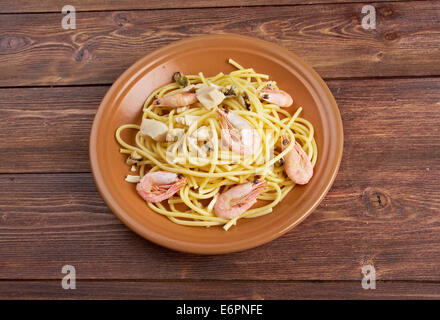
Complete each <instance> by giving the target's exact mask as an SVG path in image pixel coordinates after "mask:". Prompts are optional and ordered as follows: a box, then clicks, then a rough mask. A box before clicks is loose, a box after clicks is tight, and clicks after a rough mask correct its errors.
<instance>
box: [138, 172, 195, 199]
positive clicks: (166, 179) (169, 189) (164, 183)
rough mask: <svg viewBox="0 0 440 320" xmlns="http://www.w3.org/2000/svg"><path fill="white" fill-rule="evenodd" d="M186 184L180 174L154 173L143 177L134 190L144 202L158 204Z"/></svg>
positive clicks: (185, 180)
mask: <svg viewBox="0 0 440 320" xmlns="http://www.w3.org/2000/svg"><path fill="white" fill-rule="evenodd" d="M186 183H187V179H186V178H185V177H184V176H183V175H182V174H176V173H173V172H167V171H155V172H150V173H147V174H146V175H145V176H143V177H142V179H141V181H140V182H139V183H138V184H137V185H136V190H137V192H138V193H139V195H140V196H141V197H142V198H143V199H144V200H145V201H149V202H160V201H163V200H166V199H168V198H170V197H171V196H172V195H173V194H175V193H176V192H177V191H179V190H180V189H181V188H182V187H183V186H184V185H186Z"/></svg>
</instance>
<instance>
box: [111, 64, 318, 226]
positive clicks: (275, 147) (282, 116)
mask: <svg viewBox="0 0 440 320" xmlns="http://www.w3.org/2000/svg"><path fill="white" fill-rule="evenodd" d="M229 63H230V64H231V65H233V66H234V67H236V69H237V70H234V71H232V72H231V73H229V74H223V73H219V74H217V75H215V76H212V77H205V75H204V74H203V73H199V74H198V75H185V76H184V77H183V78H179V79H178V81H175V82H173V83H170V84H167V85H165V86H163V87H161V88H158V89H157V90H155V91H154V92H152V93H151V94H150V96H149V97H148V98H147V99H146V101H145V103H144V106H143V117H142V119H143V121H146V120H154V121H156V122H154V123H155V124H156V123H157V122H160V123H157V125H158V128H159V127H160V128H161V126H163V125H165V126H166V129H165V130H167V131H166V135H167V136H166V140H163V139H164V138H163V137H162V136H161V137H159V138H156V137H154V138H152V137H150V136H148V135H143V134H141V131H142V130H141V125H137V124H125V125H122V126H120V127H119V128H118V129H117V130H116V139H117V141H118V143H119V144H120V146H121V149H120V152H121V153H123V154H127V155H130V156H129V158H128V159H129V160H131V162H129V161H128V160H127V163H129V164H131V165H132V171H138V177H137V179H136V178H133V174H132V173H131V174H130V178H129V179H126V181H128V182H136V183H137V182H139V181H140V179H142V178H143V177H144V176H145V175H146V174H147V173H151V172H158V171H166V172H171V173H175V174H178V175H179V176H180V177H181V176H182V175H183V176H184V177H185V179H186V180H185V181H187V183H186V184H185V185H183V186H181V187H180V188H179V189H178V191H176V192H175V193H174V194H173V195H172V196H170V197H168V198H167V199H166V200H163V201H157V202H152V201H147V205H148V206H149V207H150V209H151V210H153V211H155V212H157V213H158V214H161V215H164V216H166V217H168V218H169V219H170V220H171V221H172V222H174V223H177V224H181V225H186V226H204V227H210V226H217V225H219V226H223V228H224V229H225V230H228V229H229V228H230V227H231V226H233V225H235V224H236V223H237V221H238V220H239V219H242V218H256V217H260V216H262V215H266V214H268V213H271V212H272V211H273V208H274V207H275V206H276V205H277V204H278V203H279V202H280V201H281V200H282V199H283V198H284V197H285V196H286V195H287V193H288V192H289V191H291V190H292V188H294V186H295V182H294V181H292V180H291V179H289V177H288V175H287V174H286V172H285V170H284V166H283V159H285V157H286V155H288V153H289V152H291V151H292V150H293V149H294V145H295V143H296V144H298V145H300V146H301V148H302V149H303V150H304V152H305V154H307V157H308V159H309V160H310V162H311V165H312V166H314V165H315V163H316V161H317V146H316V142H315V139H314V129H313V126H312V124H311V123H310V122H309V121H307V120H306V119H303V118H301V117H300V116H299V115H300V113H301V111H302V108H301V107H299V108H298V109H297V110H296V111H295V113H294V114H293V115H291V114H289V112H287V111H286V110H285V109H283V108H282V107H280V106H279V105H277V104H275V103H271V102H268V101H265V100H264V99H263V101H262V100H261V97H260V96H259V92H260V91H262V90H263V89H267V88H270V89H271V90H278V89H279V88H278V87H277V85H276V82H275V81H272V80H270V79H269V76H268V75H266V74H260V73H257V72H255V71H254V70H253V69H252V68H244V67H242V66H241V65H239V64H238V63H237V62H235V61H234V60H232V59H230V60H229ZM181 79H184V82H182V81H180V80H181ZM200 88H205V89H206V88H208V89H206V90H208V91H209V90H211V91H213V92H214V91H215V90H216V89H218V90H220V89H219V88H222V89H221V90H223V92H225V89H224V88H228V89H229V90H232V91H234V94H235V95H234V94H231V96H226V98H223V100H222V101H221V103H220V104H219V105H217V106H214V107H213V108H211V109H210V108H207V107H206V106H205V105H203V104H202V102H203V100H202V97H201V96H200V95H199V96H198V97H199V100H200V101H197V102H195V103H192V104H191V105H190V106H189V107H188V106H180V107H178V108H169V107H168V108H167V107H166V106H163V107H161V106H160V105H159V106H158V103H159V101H160V99H162V100H163V101H165V100H166V99H165V98H166V97H171V96H173V97H179V99H180V98H182V99H183V98H184V97H185V99H186V98H188V99H190V98H192V97H194V95H190V94H187V95H186V96H185V94H186V93H188V92H190V90H194V89H197V90H200ZM232 91H231V92H232ZM197 92H198V91H197ZM214 93H215V94H217V91H215V92H214ZM179 94H180V95H179ZM168 100H169V99H168ZM219 109H222V110H226V112H227V113H228V112H229V111H232V113H233V114H235V115H237V116H238V117H240V118H242V119H245V120H246V121H247V123H248V124H250V125H251V126H252V128H253V129H252V132H253V133H254V134H255V136H256V137H259V138H260V141H259V142H258V145H257V147H256V148H255V149H254V151H255V152H252V154H247V155H246V154H245V155H243V154H241V153H237V152H234V151H233V148H232V149H231V148H229V147H228V146H227V144H226V145H225V143H224V141H223V140H224V139H223V137H224V134H225V132H224V131H222V130H224V127H223V125H222V123H221V121H220V118H219V112H220V111H218V110H219ZM228 114H230V113H228ZM124 130H134V131H135V132H136V136H135V144H134V145H131V144H129V143H127V142H125V141H124V140H123V139H122V138H121V132H122V131H124ZM158 132H159V133H161V131H160V129H158ZM241 132H242V134H243V136H242V139H244V131H241ZM171 133H176V134H175V136H173V135H172V134H171ZM196 133H197V135H196ZM202 133H203V137H204V139H205V141H201V142H200V141H199V140H198V136H201V134H202ZM231 133H233V132H232V131H231ZM164 134H165V131H164ZM283 136H286V137H288V139H289V141H292V142H293V143H290V144H289V145H288V146H287V147H285V146H281V137H283ZM194 137H196V138H194ZM240 150H242V149H240ZM133 155H136V156H137V159H135V158H134V157H133ZM257 179H258V180H259V181H262V180H264V181H265V184H264V190H262V192H260V193H259V194H258V197H257V200H259V201H258V205H257V206H253V207H252V208H250V209H248V210H246V211H245V212H243V213H241V214H240V215H238V216H235V217H233V218H224V217H221V216H217V215H216V214H215V210H214V206H215V205H216V202H217V201H218V199H219V197H221V195H222V194H223V193H225V192H226V191H228V190H231V189H232V188H233V187H234V186H236V185H239V184H243V183H246V182H248V181H257Z"/></svg>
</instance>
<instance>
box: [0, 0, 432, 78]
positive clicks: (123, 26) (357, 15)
mask: <svg viewBox="0 0 440 320" xmlns="http://www.w3.org/2000/svg"><path fill="white" fill-rule="evenodd" d="M375 6H376V8H377V30H364V29H363V28H362V27H361V20H362V17H363V14H362V13H361V8H362V4H360V3H359V4H353V3H349V4H344V5H340V4H326V5H313V6H310V5H304V6H303V5H299V6H286V7H283V8H282V10H281V9H280V8H279V7H276V6H268V7H246V8H242V7H238V8H216V9H210V8H196V9H172V10H166V11H164V10H152V11H121V12H117V11H116V12H84V13H80V14H78V15H77V21H76V24H77V29H76V30H63V29H62V28H61V18H62V15H61V14H59V13H49V14H48V13H45V14H3V15H1V19H0V69H1V70H2V72H1V73H0V86H33V85H46V86H47V85H68V84H109V83H112V82H113V81H114V80H115V79H116V78H117V76H118V75H119V74H121V73H122V72H123V71H124V70H125V69H126V68H127V67H128V66H130V65H131V64H132V63H133V62H135V61H136V60H137V59H139V58H140V57H142V56H144V55H145V54H147V53H149V52H151V51H152V50H154V49H156V48H158V47H162V46H164V45H166V44H168V43H170V42H172V41H175V40H179V39H182V38H186V37H189V36H196V35H200V34H209V33H238V34H243V35H247V36H254V37H258V38H261V39H265V40H268V41H271V42H274V43H278V44H280V45H282V46H284V47H285V48H287V49H288V50H291V51H292V52H295V53H296V54H297V55H299V56H300V57H301V58H303V59H304V60H306V61H307V62H308V63H310V64H311V65H312V66H313V67H315V68H316V70H317V71H318V72H319V73H320V74H321V75H322V76H323V77H325V78H340V77H342V78H348V77H378V76H431V75H439V74H440V51H439V50H440V49H439V47H440V37H439V34H440V19H439V12H440V3H439V2H438V1H423V2H392V3H391V2H390V3H377V4H375ZM164 17H166V18H165V19H164ZM182 22H186V23H185V24H182Z"/></svg>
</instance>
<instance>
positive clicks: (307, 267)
mask: <svg viewBox="0 0 440 320" xmlns="http://www.w3.org/2000/svg"><path fill="white" fill-rule="evenodd" d="M399 167H400V171H396V170H394V172H393V171H390V170H389V169H388V170H387V169H385V170H384V172H383V173H382V174H379V175H376V174H375V172H377V170H376V168H370V169H369V168H368V167H365V169H363V170H357V171H353V170H352V168H353V167H349V166H347V160H344V163H343V165H342V168H341V171H340V174H339V175H338V177H337V180H336V182H335V185H334V187H333V188H332V190H331V191H330V193H329V194H328V195H327V197H326V199H325V200H324V201H323V203H322V204H321V205H320V207H319V208H318V209H317V210H316V211H315V212H314V213H313V214H312V215H311V216H310V217H309V218H307V219H306V221H305V222H303V223H302V224H301V225H299V226H298V227H297V228H295V229H294V230H292V231H290V232H289V233H287V234H286V235H284V236H283V237H281V238H279V239H277V240H275V241H272V242H270V243H268V244H266V245H264V246H261V247H259V248H256V249H252V250H248V251H244V252H240V253H234V254H229V255H225V256H197V255H190V254H182V253H178V252H173V251H170V250H167V249H164V248H161V247H159V246H156V245H154V244H152V243H150V242H148V241H146V240H143V239H141V238H140V237H138V236H137V235H135V234H134V233H133V232H132V231H130V230H129V229H128V228H126V227H125V226H123V225H122V224H121V223H120V222H119V221H118V220H117V219H116V217H115V216H113V215H112V214H111V212H110V211H109V209H108V208H107V206H106V205H105V204H104V203H103V201H102V200H101V198H100V196H99V194H98V192H97V191H96V189H95V185H94V182H93V180H92V177H91V175H90V174H88V173H79V174H19V175H9V174H3V175H0V190H1V191H0V219H1V220H0V221H1V223H0V256H1V257H2V259H1V261H0V279H57V278H59V276H60V270H61V267H62V266H63V265H65V264H71V265H74V266H75V267H76V268H77V276H78V277H79V278H80V279H150V280H152V279H154V280H165V279H199V280H213V279H216V280H243V279H247V280H260V279H266V280H359V279H360V278H361V267H362V266H363V265H364V264H373V265H374V266H375V268H376V274H377V278H378V279H379V280H425V281H439V280H440V273H439V272H438V271H439V270H438V261H440V252H439V250H438V248H439V245H440V235H439V234H440V232H439V228H440V227H439V226H440V223H439V219H440V218H439V215H438V212H439V208H440V202H439V199H440V197H439V195H440V194H439V193H440V192H439V190H438V177H439V169H440V168H439V166H438V165H436V166H432V167H431V170H430V171H429V172H427V171H426V170H425V168H424V167H419V166H417V165H415V164H407V165H403V164H399ZM421 181H422V182H421ZM274 270H276V272H274Z"/></svg>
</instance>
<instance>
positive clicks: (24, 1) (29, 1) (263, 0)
mask: <svg viewBox="0 0 440 320" xmlns="http://www.w3.org/2000/svg"><path fill="white" fill-rule="evenodd" d="M387 1H395V0H382V1H381V2H387ZM402 1H408V0H402ZM345 2H364V1H363V0H214V1H212V0H191V1H180V0H167V1H164V0H149V1H138V0H125V1H120V0H86V1H84V0H71V1H69V4H70V5H73V6H74V7H75V9H76V11H77V12H81V11H104V10H142V9H143V10H151V9H179V8H208V7H248V6H273V5H299V4H317V3H345ZM63 6H64V4H60V2H59V1H58V0H40V1H34V0H21V1H18V2H17V1H14V0H2V1H1V2H0V13H24V12H61V9H62V7H63Z"/></svg>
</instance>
